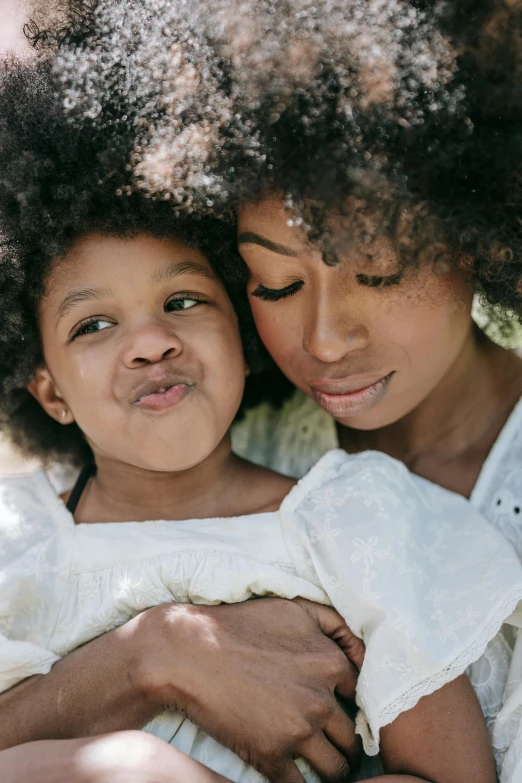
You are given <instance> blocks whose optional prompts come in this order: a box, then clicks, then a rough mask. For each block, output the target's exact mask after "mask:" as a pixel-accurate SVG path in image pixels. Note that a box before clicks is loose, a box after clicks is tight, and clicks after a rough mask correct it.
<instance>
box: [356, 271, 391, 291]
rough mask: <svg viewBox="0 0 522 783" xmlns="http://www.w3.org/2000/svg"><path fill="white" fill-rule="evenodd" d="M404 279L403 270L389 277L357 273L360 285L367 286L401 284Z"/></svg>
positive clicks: (386, 286) (384, 286) (381, 286)
mask: <svg viewBox="0 0 522 783" xmlns="http://www.w3.org/2000/svg"><path fill="white" fill-rule="evenodd" d="M401 280H402V272H397V273H396V274H394V275H389V276H388V277H373V276H372V275H357V282H358V283H359V285H364V286H366V287H367V288H388V287H389V286H391V285H399V283H400V282H401Z"/></svg>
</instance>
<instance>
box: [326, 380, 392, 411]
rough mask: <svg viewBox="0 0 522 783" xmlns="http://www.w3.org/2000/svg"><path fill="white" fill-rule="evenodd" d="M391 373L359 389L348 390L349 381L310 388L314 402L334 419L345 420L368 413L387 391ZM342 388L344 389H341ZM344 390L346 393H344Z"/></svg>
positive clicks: (350, 385)
mask: <svg viewBox="0 0 522 783" xmlns="http://www.w3.org/2000/svg"><path fill="white" fill-rule="evenodd" d="M392 376H393V372H391V373H388V375H385V376H383V377H382V378H379V379H378V380H377V381H374V382H373V383H371V384H368V385H366V386H361V387H360V388H359V389H350V387H353V382H351V383H350V381H349V380H346V381H344V382H343V381H337V382H328V383H326V382H325V384H324V385H322V384H319V383H318V384H317V385H316V386H311V389H312V394H313V397H314V399H315V401H316V402H317V403H318V404H319V405H320V406H321V408H324V410H325V411H327V413H329V414H330V415H331V416H333V417H334V418H335V419H346V418H350V417H352V416H359V415H361V414H362V413H368V411H370V410H371V409H372V408H373V407H374V406H375V405H377V403H378V402H380V401H381V399H382V398H383V397H384V395H385V394H386V392H387V391H388V386H389V384H390V381H391V378H392ZM343 386H344V388H343ZM345 389H346V391H345ZM348 389H350V390H348Z"/></svg>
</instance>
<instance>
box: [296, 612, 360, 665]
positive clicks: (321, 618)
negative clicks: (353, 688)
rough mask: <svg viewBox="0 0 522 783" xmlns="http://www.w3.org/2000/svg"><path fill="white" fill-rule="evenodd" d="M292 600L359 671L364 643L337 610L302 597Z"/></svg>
mask: <svg viewBox="0 0 522 783" xmlns="http://www.w3.org/2000/svg"><path fill="white" fill-rule="evenodd" d="M293 600H294V603H296V604H299V606H301V607H302V608H303V609H304V610H305V612H306V613H307V614H308V615H310V617H311V618H312V619H313V620H315V622H316V623H317V625H318V626H319V628H320V629H321V631H322V632H323V633H324V635H325V636H329V637H330V639H333V641H334V642H336V644H338V645H339V647H340V648H341V650H342V651H343V653H344V654H345V655H346V657H347V658H348V659H349V660H350V661H351V662H352V663H353V665H354V666H355V668H356V669H357V671H360V670H361V666H362V664H363V660H364V652H365V647H364V643H363V641H362V640H361V639H359V638H358V637H357V636H356V635H355V634H354V633H353V632H352V631H351V630H350V628H348V626H347V625H346V622H345V620H344V619H343V618H342V617H341V615H340V614H339V612H337V611H336V610H335V609H333V608H332V607H331V606H323V605H322V604H315V603H313V601H307V600H306V599H304V598H294V599H293Z"/></svg>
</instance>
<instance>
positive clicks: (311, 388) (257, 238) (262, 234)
mask: <svg viewBox="0 0 522 783" xmlns="http://www.w3.org/2000/svg"><path fill="white" fill-rule="evenodd" d="M288 220H289V215H288V212H287V211H286V210H285V209H284V206H283V204H282V203H281V202H279V201H277V200H276V199H273V200H272V199H267V200H266V201H263V202H262V203H260V204H251V205H245V206H244V207H243V208H242V209H241V210H240V213H239V249H240V252H241V255H242V256H243V258H244V260H245V262H246V264H247V266H248V269H249V272H250V275H249V282H248V294H249V298H250V303H251V306H252V312H253V315H254V318H255V322H256V325H257V328H258V330H259V334H260V336H261V339H262V340H263V342H264V344H265V346H266V347H267V349H268V350H269V352H270V353H271V355H272V356H273V358H274V360H275V361H276V362H277V364H278V365H279V367H280V368H281V370H282V371H283V372H284V373H285V375H287V377H288V378H289V379H290V380H291V381H292V382H293V383H294V384H295V385H296V386H297V387H299V388H300V389H302V391H304V392H305V394H307V395H308V396H310V397H312V398H313V399H315V400H316V401H317V402H318V403H319V405H321V406H322V407H323V408H324V409H325V410H326V411H328V412H329V413H330V414H331V415H332V416H334V417H335V419H337V421H339V422H340V423H341V424H344V425H346V426H349V427H355V428H357V429H363V430H369V429H377V428H379V427H384V426H386V425H388V424H392V423H393V422H396V421H398V420H399V419H401V418H402V417H403V416H405V415H406V414H408V413H409V412H410V411H412V410H413V409H414V408H416V407H417V405H418V404H419V403H420V402H421V401H422V400H424V399H425V398H426V397H427V396H428V395H430V393H431V392H432V391H433V390H434V389H435V388H436V387H437V386H438V385H439V384H441V382H442V381H443V379H444V378H445V377H446V376H447V374H448V373H449V371H450V369H451V367H452V366H453V365H454V364H455V362H456V360H457V358H458V357H459V355H460V354H461V352H462V350H463V348H464V346H465V344H466V342H467V341H468V340H470V339H471V336H472V320H471V305H472V298H473V296H472V290H471V287H470V286H469V284H468V283H467V282H466V281H465V279H464V277H463V275H462V274H461V273H460V272H458V271H457V270H454V269H450V270H449V271H445V272H444V273H440V272H439V273H437V274H436V273H435V271H434V270H433V267H432V266H431V265H429V266H428V265H427V264H426V265H424V266H422V267H420V268H417V269H406V271H405V272H404V274H402V275H401V274H400V273H398V270H399V264H398V262H397V257H396V256H395V255H394V252H393V249H392V246H391V243H390V242H389V241H388V240H386V239H380V240H378V241H375V242H374V243H373V245H371V246H365V248H364V252H363V251H362V250H360V249H357V248H355V249H354V247H353V246H350V247H349V248H347V250H346V253H345V254H342V253H341V254H340V259H339V263H337V265H335V266H327V265H326V264H325V263H324V262H323V260H322V255H321V249H320V248H318V247H317V246H315V245H310V244H309V243H308V242H307V238H306V235H305V233H304V231H303V230H301V229H299V228H297V227H295V226H291V225H289V224H288Z"/></svg>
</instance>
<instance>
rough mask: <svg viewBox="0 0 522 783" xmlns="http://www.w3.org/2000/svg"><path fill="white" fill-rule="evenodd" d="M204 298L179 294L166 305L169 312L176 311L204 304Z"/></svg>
mask: <svg viewBox="0 0 522 783" xmlns="http://www.w3.org/2000/svg"><path fill="white" fill-rule="evenodd" d="M202 302H203V300H202V299H195V298H194V297H191V296H179V297H177V298H176V299H171V300H170V301H169V302H167V304H166V305H165V310H166V311H167V312H168V313H172V312H176V311H179V310H190V309H191V308H192V307H195V306H196V305H199V304H202Z"/></svg>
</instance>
